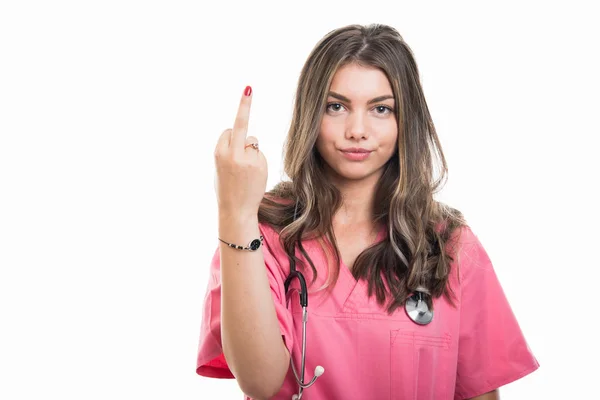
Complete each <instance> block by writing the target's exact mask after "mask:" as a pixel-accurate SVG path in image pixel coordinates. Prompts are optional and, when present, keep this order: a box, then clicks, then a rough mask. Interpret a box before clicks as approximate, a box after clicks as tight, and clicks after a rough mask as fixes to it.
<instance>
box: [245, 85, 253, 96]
mask: <svg viewBox="0 0 600 400" xmlns="http://www.w3.org/2000/svg"><path fill="white" fill-rule="evenodd" d="M251 94H252V88H251V87H250V86H246V90H244V95H246V96H250V95H251Z"/></svg>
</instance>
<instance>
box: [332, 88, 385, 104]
mask: <svg viewBox="0 0 600 400" xmlns="http://www.w3.org/2000/svg"><path fill="white" fill-rule="evenodd" d="M329 96H331V97H335V98H336V99H339V100H342V101H345V102H346V103H352V101H351V100H350V99H349V98H347V97H346V96H343V95H341V94H339V93H336V92H333V91H330V92H329ZM393 98H394V96H392V95H391V94H386V95H383V96H379V97H375V98H374V99H371V100H369V101H367V104H371V103H377V102H379V101H383V100H387V99H393Z"/></svg>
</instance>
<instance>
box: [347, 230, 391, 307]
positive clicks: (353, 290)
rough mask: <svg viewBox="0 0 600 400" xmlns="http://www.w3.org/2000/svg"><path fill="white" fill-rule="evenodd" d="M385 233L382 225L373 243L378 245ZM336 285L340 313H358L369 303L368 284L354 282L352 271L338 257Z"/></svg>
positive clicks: (359, 281) (360, 280)
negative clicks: (338, 269) (338, 270)
mask: <svg viewBox="0 0 600 400" xmlns="http://www.w3.org/2000/svg"><path fill="white" fill-rule="evenodd" d="M385 231H386V225H384V226H383V227H382V228H381V229H380V230H379V232H378V233H377V237H376V238H375V242H374V243H379V242H380V241H381V240H382V239H383V238H384V234H385ZM336 284H337V285H340V288H339V289H341V290H340V291H339V292H338V293H339V295H340V297H339V298H338V301H339V302H340V303H341V304H343V307H342V312H344V313H360V312H361V311H363V309H364V307H366V306H367V303H368V302H369V296H368V285H369V283H368V282H367V281H365V280H363V279H359V280H356V279H355V278H354V275H353V274H352V271H350V269H349V268H348V267H347V266H346V264H344V261H343V260H342V259H341V257H340V274H339V277H338V282H337V283H336Z"/></svg>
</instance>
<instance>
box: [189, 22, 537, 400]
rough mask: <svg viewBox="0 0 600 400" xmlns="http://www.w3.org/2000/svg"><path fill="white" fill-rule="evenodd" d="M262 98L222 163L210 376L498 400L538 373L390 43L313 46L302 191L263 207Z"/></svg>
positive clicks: (294, 183) (280, 390) (209, 308)
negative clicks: (454, 201) (258, 117)
mask: <svg viewBox="0 0 600 400" xmlns="http://www.w3.org/2000/svg"><path fill="white" fill-rule="evenodd" d="M251 92H252V90H251V88H250V87H247V88H246V90H245V92H244V94H243V96H242V99H241V103H240V107H239V111H238V115H237V118H236V120H235V124H234V126H233V130H231V129H228V130H226V131H224V132H223V134H222V135H221V137H220V138H219V140H218V143H217V146H216V150H215V162H216V172H217V179H216V191H217V197H218V206H219V240H220V242H219V247H218V249H217V250H216V252H215V255H214V258H213V260H212V264H211V269H210V274H211V276H210V280H209V286H208V289H207V292H206V298H205V303H204V309H203V319H202V328H201V333H200V346H199V353H198V363H197V373H198V374H200V375H204V376H209V377H216V378H235V379H236V380H237V382H238V384H239V386H240V388H241V390H242V391H243V392H244V393H245V394H246V395H247V398H254V399H269V398H274V399H291V398H307V399H311V400H325V399H327V400H331V399H360V400H362V399H376V400H382V399H411V400H413V399H419V400H424V399H431V400H442V399H497V398H498V391H497V388H499V387H500V386H502V385H505V384H507V383H509V382H512V381H514V380H516V379H519V378H521V377H523V376H525V375H527V374H529V373H531V372H532V371H534V370H536V369H537V368H538V367H539V364H538V362H537V360H536V359H535V357H534V356H533V354H532V353H531V351H530V349H529V347H528V345H527V343H526V341H525V339H524V337H523V334H522V332H521V329H520V328H519V325H518V323H517V321H516V319H515V316H514V314H513V312H512V311H511V308H510V305H509V303H508V301H507V299H506V297H505V295H504V293H503V291H502V288H501V285H500V283H499V281H498V279H497V277H496V274H495V272H494V269H493V266H492V263H491V261H490V259H489V257H488V255H487V254H486V251H485V250H484V248H483V246H482V244H481V243H480V241H479V240H478V238H477V236H476V235H475V234H474V233H473V232H472V231H471V229H470V228H469V226H468V225H467V223H466V221H465V220H464V218H463V216H462V214H461V213H460V212H459V211H457V210H455V209H453V208H451V207H448V206H446V205H444V204H442V203H440V202H438V201H436V200H434V199H433V194H434V193H435V192H436V191H438V190H439V188H440V184H441V182H442V181H443V179H444V178H445V176H446V173H447V168H446V162H445V159H444V156H443V153H442V150H441V147H440V142H439V140H438V137H437V135H436V131H435V128H434V125H433V122H432V118H431V116H430V114H429V110H428V108H427V103H426V101H425V98H424V95H423V91H422V88H421V86H420V80H419V73H418V70H417V66H416V63H415V60H414V58H413V55H412V53H411V50H410V48H409V47H408V45H407V44H406V43H405V42H404V41H403V39H402V37H401V36H400V34H399V33H398V32H397V31H396V30H395V29H394V28H391V27H389V26H385V25H370V26H360V25H351V26H346V27H342V28H340V29H337V30H334V31H332V32H330V33H329V34H327V35H326V36H325V37H324V38H323V39H322V40H321V41H320V42H319V43H318V44H317V45H316V46H315V48H314V49H313V51H312V52H311V54H310V55H309V57H308V60H307V61H306V64H305V65H304V68H303V70H302V72H301V75H300V79H299V82H298V89H297V93H296V100H295V105H294V115H293V119H292V123H291V127H290V130H289V133H288V137H287V140H286V145H285V156H284V167H285V173H286V175H287V176H288V177H289V178H290V180H289V181H284V182H280V183H279V184H278V185H276V186H275V188H274V189H273V190H271V191H269V192H267V193H265V190H266V181H267V164H266V160H265V157H264V155H263V154H262V153H261V151H260V150H259V148H258V140H257V139H256V138H255V137H253V136H248V137H246V134H247V126H248V116H249V112H250V103H251V99H252V95H251ZM436 166H438V167H439V168H440V169H441V170H440V171H438V172H439V173H440V174H439V178H438V179H434V175H435V172H436V171H435V167H436ZM299 275H302V276H303V277H304V278H305V281H306V289H307V291H308V295H307V296H305V292H303V293H302V294H301V293H300V292H301V289H302V286H303V282H302V283H301V280H302V279H301V277H299ZM307 299H308V302H309V303H310V304H309V305H308V304H307V303H306V301H305V300H307ZM315 377H316V378H315ZM315 379H316V380H315Z"/></svg>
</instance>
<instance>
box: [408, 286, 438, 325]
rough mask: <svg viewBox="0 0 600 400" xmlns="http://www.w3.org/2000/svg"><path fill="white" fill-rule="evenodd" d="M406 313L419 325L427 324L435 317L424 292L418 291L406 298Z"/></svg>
mask: <svg viewBox="0 0 600 400" xmlns="http://www.w3.org/2000/svg"><path fill="white" fill-rule="evenodd" d="M404 309H405V310H406V314H407V315H408V317H409V318H410V319H412V320H413V321H414V322H416V323H417V324H419V325H427V324H428V323H430V322H431V320H432V319H433V311H432V310H430V309H429V306H428V305H427V301H425V300H424V299H423V293H422V292H416V293H414V294H413V295H412V296H410V297H409V298H408V299H407V300H406V304H405V305H404Z"/></svg>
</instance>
